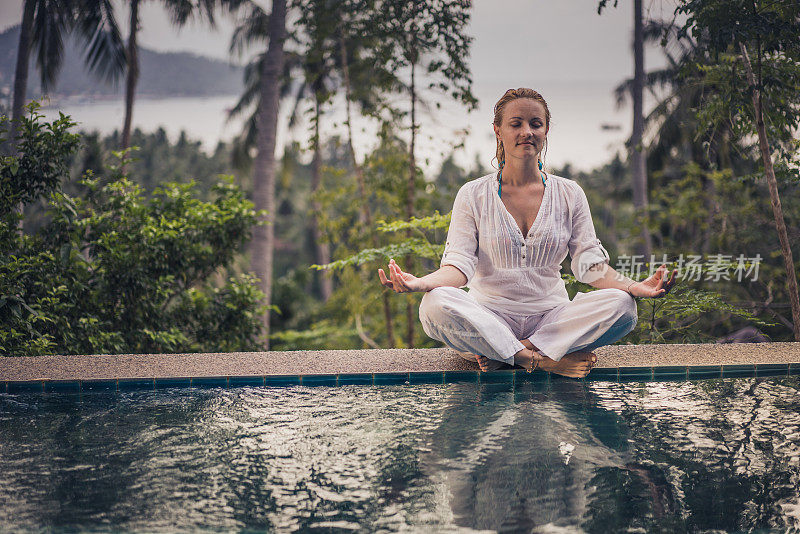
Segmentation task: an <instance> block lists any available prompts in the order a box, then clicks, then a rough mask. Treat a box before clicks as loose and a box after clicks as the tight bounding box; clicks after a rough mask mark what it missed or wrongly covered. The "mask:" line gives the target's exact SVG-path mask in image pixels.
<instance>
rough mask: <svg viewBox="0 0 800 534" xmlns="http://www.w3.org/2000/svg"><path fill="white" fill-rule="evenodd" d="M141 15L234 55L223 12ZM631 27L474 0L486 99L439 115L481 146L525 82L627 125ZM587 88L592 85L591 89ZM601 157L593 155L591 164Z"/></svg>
mask: <svg viewBox="0 0 800 534" xmlns="http://www.w3.org/2000/svg"><path fill="white" fill-rule="evenodd" d="M609 3H611V4H613V2H609ZM118 5H119V10H118V12H119V14H120V15H119V20H120V22H121V23H123V26H125V23H124V22H125V21H126V20H127V9H126V8H125V7H124V6H125V3H123V2H118ZM645 5H646V6H647V7H646V11H647V13H646V15H648V14H649V15H650V16H652V17H653V18H658V17H659V16H660V17H662V18H668V17H671V14H672V12H673V11H674V8H675V0H650V1H645ZM21 13H22V0H0V28H2V29H5V28H6V27H8V26H10V25H13V24H18V23H19V21H20V19H21ZM141 20H142V30H141V33H140V37H139V42H140V44H141V45H142V46H144V47H147V48H151V49H155V50H161V51H166V50H180V51H189V52H194V53H196V54H201V55H205V56H210V57H216V58H220V59H225V60H227V59H229V57H228V53H227V50H228V41H229V39H230V35H231V33H232V30H233V27H234V26H235V22H234V21H232V20H230V19H226V18H225V17H220V18H219V22H218V24H217V28H216V29H210V28H209V27H207V26H206V25H203V24H200V23H190V24H189V25H188V26H187V27H185V28H183V29H180V30H176V29H174V28H172V27H171V26H170V25H169V23H168V21H167V17H166V16H165V13H164V11H163V9H162V8H160V7H159V5H158V2H146V3H144V4H143V9H142V18H141ZM632 28H633V0H619V5H618V6H617V7H616V8H613V7H611V8H608V9H606V10H605V11H604V13H603V14H602V15H598V14H597V1H596V0H475V1H474V9H473V13H472V18H471V23H470V27H469V30H468V33H469V34H470V35H472V36H473V37H474V41H473V44H472V49H471V59H470V66H471V69H472V76H473V81H474V85H473V91H474V93H475V96H476V97H477V98H478V99H479V101H480V107H479V109H478V110H476V111H475V112H473V113H472V114H470V115H469V116H468V117H467V119H466V120H465V119H464V118H463V117H464V113H463V111H462V112H461V115H458V113H459V112H458V111H457V110H451V112H449V113H448V112H447V111H445V112H444V113H443V114H442V115H440V116H439V117H437V119H436V120H437V121H444V122H446V123H447V124H450V123H453V122H458V121H459V120H460V121H461V122H462V123H463V122H466V123H468V124H463V125H462V127H464V126H471V127H472V128H473V131H474V130H475V129H480V130H484V129H485V130H486V131H485V132H483V133H482V134H481V135H480V136H479V137H480V139H477V140H476V138H473V140H472V142H471V143H468V144H469V145H472V146H471V147H470V148H471V149H473V150H479V151H481V152H483V151H485V150H486V149H487V148H488V149H491V147H490V145H491V144H492V143H493V135H492V133H491V130H490V128H489V126H488V124H489V122H490V121H491V110H492V106H493V105H494V102H495V101H496V100H497V99H498V98H499V96H500V95H501V94H502V93H503V91H504V90H505V89H507V88H509V87H522V86H527V87H533V88H534V89H537V90H539V91H540V92H541V93H542V94H543V95H544V96H545V98H546V99H547V100H548V101H549V102H550V103H551V106H550V107H551V112H552V113H553V116H554V124H558V119H559V118H563V119H568V120H565V121H562V123H563V122H569V123H570V125H571V126H570V128H572V129H573V130H575V129H576V127H575V124H576V123H577V124H579V122H580V116H579V114H580V113H586V114H587V116H588V115H591V114H592V113H594V112H595V111H597V110H596V109H595V108H594V107H595V106H596V107H598V108H599V107H602V109H603V112H602V115H603V116H602V117H600V118H598V117H594V115H597V113H594V115H593V118H594V119H595V122H593V124H592V126H591V130H592V131H591V135H595V134H594V132H597V131H599V127H598V126H597V120H601V119H602V120H605V118H606V117H609V118H611V119H612V122H616V123H619V124H621V125H622V126H623V129H624V130H629V123H630V120H629V119H628V118H627V117H628V116H629V114H630V112H629V111H625V110H623V111H620V112H616V111H614V110H613V107H614V105H613V98H612V97H611V91H612V89H613V87H614V86H615V85H616V84H617V83H619V82H620V81H622V80H623V79H625V78H627V77H630V76H631V73H632V71H633V58H632V53H631V39H632ZM645 63H646V64H645V67H646V68H648V69H650V68H653V67H655V66H657V65H661V64H662V60H661V53H660V52H659V50H658V48H652V49H649V50H648V52H647V54H646V61H645ZM587 88H591V90H590V92H589V93H588V95H589V96H587V94H586V91H585V89H587ZM581 89H584V92H583V93H581ZM595 93H596V100H595V99H594V94H595ZM582 110H584V111H582ZM453 113H455V115H454V114H453ZM612 113H615V115H613V116H612ZM624 113H627V115H625V114H624ZM576 114H578V115H576ZM459 117H461V118H459ZM623 133H624V132H623ZM472 135H473V136H476V135H477V134H475V133H473V134H472ZM623 137H624V136H623ZM569 139H570V143H571V144H575V142H576V141H575V139H577V137H576V136H575V135H572V134H571V135H570V136H569ZM591 139H592V138H591V137H587V138H586V140H581V141H580V142H581V143H588V142H589V140H591ZM551 141H552V139H551ZM551 146H552V143H551ZM556 152H558V151H556ZM556 159H557V160H559V159H560V160H566V159H569V158H556ZM573 159H574V158H573ZM587 163H589V162H587ZM595 163H596V162H595V161H594V159H592V161H591V164H592V165H593V164H595ZM579 167H585V166H584V165H580V164H579Z"/></svg>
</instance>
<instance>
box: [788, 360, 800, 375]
mask: <svg viewBox="0 0 800 534" xmlns="http://www.w3.org/2000/svg"><path fill="white" fill-rule="evenodd" d="M789 374H790V375H800V363H790V364H789Z"/></svg>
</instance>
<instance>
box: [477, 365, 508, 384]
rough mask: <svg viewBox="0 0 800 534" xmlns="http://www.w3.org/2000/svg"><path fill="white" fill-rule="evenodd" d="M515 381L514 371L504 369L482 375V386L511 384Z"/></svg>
mask: <svg viewBox="0 0 800 534" xmlns="http://www.w3.org/2000/svg"><path fill="white" fill-rule="evenodd" d="M513 381H514V369H504V370H502V371H489V372H488V373H481V383H482V384H506V383H508V384H510V383H512V382H513Z"/></svg>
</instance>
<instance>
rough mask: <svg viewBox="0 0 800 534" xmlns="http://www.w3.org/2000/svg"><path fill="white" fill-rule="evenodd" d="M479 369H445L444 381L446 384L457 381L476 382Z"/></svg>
mask: <svg viewBox="0 0 800 534" xmlns="http://www.w3.org/2000/svg"><path fill="white" fill-rule="evenodd" d="M479 375H480V371H445V372H444V381H445V382H446V383H447V384H455V383H458V382H478V380H479Z"/></svg>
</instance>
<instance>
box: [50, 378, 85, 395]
mask: <svg viewBox="0 0 800 534" xmlns="http://www.w3.org/2000/svg"><path fill="white" fill-rule="evenodd" d="M44 390H45V391H50V392H53V393H80V391H81V382H80V380H47V381H46V382H45V383H44Z"/></svg>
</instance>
